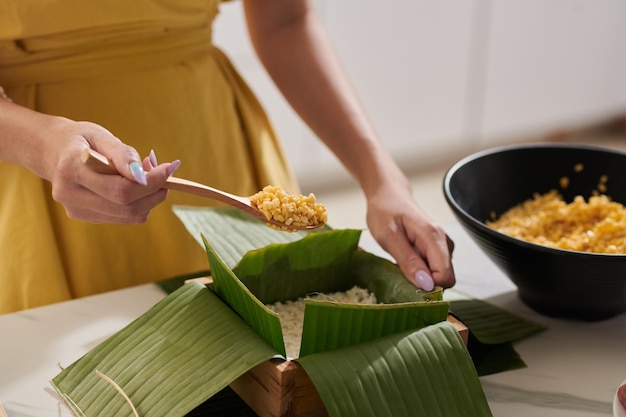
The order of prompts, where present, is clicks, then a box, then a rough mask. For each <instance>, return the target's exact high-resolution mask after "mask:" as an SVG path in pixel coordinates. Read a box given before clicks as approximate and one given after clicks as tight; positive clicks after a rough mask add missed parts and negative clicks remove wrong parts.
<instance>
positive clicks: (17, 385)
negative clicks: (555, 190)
mask: <svg viewBox="0 0 626 417" xmlns="http://www.w3.org/2000/svg"><path fill="white" fill-rule="evenodd" d="M446 230H447V232H448V234H449V235H450V236H451V237H452V239H453V240H454V241H455V243H456V250H455V254H454V264H455V268H456V273H457V279H458V284H457V286H456V289H458V290H460V291H463V292H465V293H467V294H469V295H471V296H473V297H476V298H480V299H484V300H487V301H489V302H491V303H493V304H495V305H497V306H499V307H501V308H504V309H506V310H508V311H511V312H513V313H515V314H518V315H520V316H523V317H526V318H528V319H531V320H534V321H536V322H539V323H543V324H545V325H547V326H548V328H549V329H548V330H547V331H545V332H542V333H540V334H538V335H536V336H533V337H531V338H529V339H526V340H523V341H521V342H519V343H516V344H515V348H516V350H517V351H518V353H519V354H520V356H521V357H522V359H523V360H524V361H525V362H526V364H527V367H526V368H523V369H519V370H514V371H508V372H503V373H499V374H496V375H490V376H486V377H482V378H481V381H482V383H483V387H484V390H485V393H486V395H487V398H488V400H489V405H490V407H491V410H492V412H493V415H494V416H502V417H516V416H542V417H577V416H589V417H592V416H605V417H606V416H612V415H613V413H612V403H613V398H614V396H615V392H616V390H617V388H618V387H619V385H620V384H621V383H622V381H624V379H626V314H621V315H619V316H617V317H613V318H611V319H608V320H604V321H599V322H579V321H569V320H559V319H553V318H549V317H545V316H542V315H540V314H538V313H536V312H534V311H532V310H531V309H529V308H528V307H526V306H525V305H524V304H523V303H522V302H521V301H520V300H519V298H518V297H517V293H516V290H515V287H514V285H513V284H512V283H511V282H510V281H509V280H508V279H507V278H506V277H505V276H504V275H503V274H502V273H501V272H500V271H499V270H498V269H497V268H496V267H495V266H494V265H493V264H492V263H491V261H490V260H489V259H487V257H486V256H485V255H484V254H483V253H482V252H481V251H480V250H479V249H478V247H477V246H476V245H475V244H474V243H473V242H472V241H471V239H470V238H469V237H468V236H467V235H466V234H465V232H464V231H463V230H462V229H461V227H460V226H459V225H458V224H456V223H453V224H449V225H447V227H446ZM361 245H362V246H363V247H364V248H365V249H366V250H368V251H370V252H373V253H377V254H380V255H385V254H384V253H383V252H382V251H381V250H380V248H379V247H378V246H377V245H376V244H375V243H374V241H373V239H371V237H370V236H369V235H368V234H364V236H363V238H362V241H361ZM163 297H164V294H163V292H162V291H161V290H160V289H159V288H158V287H157V286H156V285H143V286H139V287H133V288H129V289H124V290H119V291H114V292H110V293H106V294H101V295H97V296H92V297H86V298H81V299H77V300H73V301H68V302H64V303H59V304H54V305H50V306H45V307H40V308H35V309H31V310H26V311H22V312H18V313H13V314H6V315H0V341H1V342H0V353H1V354H0V402H1V403H2V404H3V405H4V408H5V409H6V412H7V414H8V416H9V417H61V416H63V417H64V416H71V414H70V413H69V411H67V410H66V409H65V408H63V407H62V406H61V405H60V403H59V401H58V400H57V398H56V395H55V393H54V390H53V389H52V386H51V385H50V383H49V381H50V379H52V378H53V377H54V376H55V375H57V374H58V372H59V370H60V368H59V366H67V365H69V364H71V363H72V362H74V361H75V360H76V359H78V358H79V357H80V356H82V355H83V354H85V353H86V352H88V351H89V350H91V349H92V348H93V347H95V346H96V345H97V344H99V343H100V342H102V341H103V340H105V339H106V338H107V337H109V336H111V335H113V334H114V333H116V332H117V331H118V330H120V329H121V328H122V327H124V326H126V325H127V324H128V323H130V322H131V321H132V320H134V319H135V318H137V317H139V316H140V315H141V314H143V313H144V312H146V311H147V310H148V309H150V308H151V307H152V306H153V305H154V304H155V303H156V302H157V301H159V300H160V299H162V298H163ZM0 415H1V414H0Z"/></svg>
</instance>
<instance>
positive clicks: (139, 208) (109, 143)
mask: <svg viewBox="0 0 626 417" xmlns="http://www.w3.org/2000/svg"><path fill="white" fill-rule="evenodd" d="M60 125H61V126H59V128H58V129H54V130H53V131H52V132H51V133H53V134H54V135H55V136H56V137H57V139H56V140H55V143H58V144H59V145H61V146H58V147H57V149H56V152H52V153H51V156H53V155H55V154H56V156H55V157H52V158H50V160H49V161H48V164H47V166H48V174H47V176H48V178H49V180H50V182H51V184H52V196H53V198H54V200H56V201H57V202H59V203H61V204H62V205H63V206H64V207H65V211H66V213H67V215H68V216H69V217H70V218H73V219H77V220H85V221H89V222H92V223H116V224H134V223H143V222H145V221H146V220H147V219H148V215H149V214H150V211H151V210H152V209H153V208H154V207H156V206H157V205H158V204H160V203H161V202H163V201H164V200H165V198H166V196H167V190H166V189H164V188H163V187H164V185H165V181H166V180H167V178H168V177H169V176H171V175H172V173H173V171H174V170H175V169H176V168H177V167H178V164H179V162H175V163H171V164H170V163H164V164H160V165H158V164H157V163H156V158H155V157H154V156H153V157H152V158H150V157H146V158H144V159H143V161H142V159H141V158H140V157H139V154H138V153H137V151H136V150H135V149H134V148H132V147H130V146H128V145H125V144H124V143H122V142H121V141H120V140H119V139H118V138H116V137H115V136H113V135H112V134H111V133H110V132H109V131H108V130H106V129H104V128H103V127H101V126H99V125H96V124H94V123H90V122H73V121H69V120H67V119H65V123H60ZM86 148H92V149H94V150H96V151H97V152H99V153H101V154H102V155H104V156H106V157H107V158H108V159H109V160H110V161H112V162H113V164H114V165H115V167H116V168H117V170H118V171H119V173H120V175H107V174H100V173H97V172H95V171H93V170H91V169H90V168H89V167H87V166H86V165H84V164H83V163H82V162H81V155H82V154H83V152H84V150H85V149H86ZM153 155H154V154H153Z"/></svg>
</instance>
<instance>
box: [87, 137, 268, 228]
mask: <svg viewBox="0 0 626 417" xmlns="http://www.w3.org/2000/svg"><path fill="white" fill-rule="evenodd" d="M82 162H83V163H84V164H85V165H86V166H88V167H89V168H90V169H91V170H93V171H95V172H98V173H100V174H107V175H113V174H116V175H119V171H118V170H117V169H116V168H115V165H113V163H112V162H111V161H109V160H108V159H107V157H105V156H104V155H102V154H100V153H98V152H96V151H94V150H93V149H85V151H84V152H83V155H82ZM165 188H167V189H168V190H176V191H182V192H185V193H190V194H194V195H197V196H200V197H206V198H210V199H213V200H217V201H221V202H222V203H226V204H229V205H233V206H235V207H237V208H240V209H243V210H245V211H250V213H251V214H253V215H254V216H255V217H259V216H258V215H259V214H261V215H263V214H262V213H260V212H259V211H258V210H257V209H256V208H254V207H252V206H251V203H250V199H249V198H248V197H242V196H238V195H234V194H230V193H227V192H226V191H222V190H218V189H217V188H213V187H209V186H208V185H204V184H200V183H197V182H194V181H190V180H186V179H183V178H177V177H169V178H168V179H167V181H166V183H165ZM252 211H254V213H252ZM263 219H265V217H263Z"/></svg>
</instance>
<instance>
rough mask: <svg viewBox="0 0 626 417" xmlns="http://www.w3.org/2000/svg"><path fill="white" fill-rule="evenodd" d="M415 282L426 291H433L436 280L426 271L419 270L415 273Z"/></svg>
mask: <svg viewBox="0 0 626 417" xmlns="http://www.w3.org/2000/svg"><path fill="white" fill-rule="evenodd" d="M415 283H416V284H417V286H418V287H420V288H421V289H423V290H425V291H432V290H433V289H434V288H435V282H434V281H433V279H432V277H431V276H430V275H428V274H427V273H426V272H425V271H421V270H420V271H417V273H416V274H415Z"/></svg>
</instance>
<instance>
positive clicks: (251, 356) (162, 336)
mask: <svg viewBox="0 0 626 417" xmlns="http://www.w3.org/2000/svg"><path fill="white" fill-rule="evenodd" d="M275 355H277V352H276V351H275V350H274V349H273V348H272V347H271V346H269V345H268V344H267V343H266V342H265V341H264V340H263V339H262V338H261V337H260V336H259V335H258V334H257V333H256V332H255V331H254V330H252V329H250V328H249V327H248V326H247V325H246V324H245V323H244V322H243V321H242V320H241V319H240V318H239V317H238V316H237V314H235V313H234V312H233V311H232V310H231V309H230V308H229V307H228V306H227V305H226V304H224V303H223V302H222V301H221V300H220V299H219V298H218V297H217V296H216V295H215V294H213V293H212V292H211V291H210V290H209V289H207V288H206V287H205V286H203V285H200V284H198V283H192V284H188V285H184V286H183V287H181V288H180V289H178V290H176V291H175V292H174V293H172V294H170V295H169V296H167V297H166V298H165V299H163V300H162V301H161V302H159V303H158V304H157V305H156V306H154V307H153V308H152V309H150V310H149V311H148V312H147V313H145V314H144V315H142V316H141V317H139V318H138V319H137V320H135V321H134V322H132V323H131V324H129V325H128V326H127V327H125V328H124V329H122V330H121V331H119V332H118V333H116V334H115V335H113V336H112V337H110V338H109V339H107V340H106V341H104V342H103V343H101V344H100V345H98V346H97V347H96V348H94V349H93V350H91V351H90V352H88V353H87V354H86V355H84V356H83V357H82V358H80V359H79V360H77V361H76V362H74V363H73V364H71V365H70V366H68V367H67V368H65V369H64V370H63V371H62V372H61V373H60V374H59V375H57V376H56V377H55V378H54V379H53V380H52V381H51V382H52V385H53V387H54V388H55V389H56V390H57V392H58V393H59V395H60V396H61V398H63V399H64V400H65V402H66V404H67V405H68V407H69V408H70V409H71V410H72V412H73V413H74V414H75V415H77V416H82V415H87V416H100V417H107V416H111V417H113V416H115V417H124V416H129V417H131V416H133V411H132V408H131V407H130V405H129V403H128V402H127V401H126V400H125V399H124V397H123V396H122V395H121V394H120V393H119V392H118V391H116V390H115V389H114V388H113V387H112V386H111V385H110V384H109V383H108V382H106V381H105V380H103V379H102V378H101V377H99V376H98V375H97V374H96V371H99V372H101V373H103V374H104V375H106V376H107V377H109V378H110V379H111V380H113V381H114V382H115V383H116V384H117V385H118V386H119V387H120V388H121V389H122V391H123V392H124V393H125V394H126V395H127V396H128V397H129V399H130V401H131V403H132V404H133V405H134V407H136V409H137V411H138V413H139V415H140V416H150V417H159V416H168V417H172V416H184V415H185V414H187V413H189V412H190V411H192V410H193V409H194V408H196V407H197V406H198V405H200V404H202V403H203V402H204V401H206V400H207V399H208V398H210V397H212V396H213V395H214V394H216V393H218V392H219V391H221V390H222V389H223V388H225V387H226V386H227V385H228V384H229V383H230V382H231V381H233V380H235V379H236V378H237V377H239V376H240V375H242V374H243V373H245V372H246V371H248V370H249V369H251V368H252V367H254V366H256V365H258V364H259V363H261V362H263V361H266V360H268V359H270V358H272V357H274V356H275ZM233 358H237V360H233Z"/></svg>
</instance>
